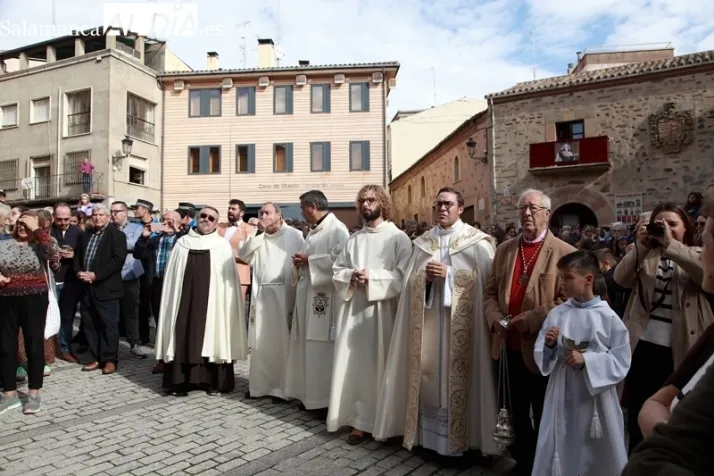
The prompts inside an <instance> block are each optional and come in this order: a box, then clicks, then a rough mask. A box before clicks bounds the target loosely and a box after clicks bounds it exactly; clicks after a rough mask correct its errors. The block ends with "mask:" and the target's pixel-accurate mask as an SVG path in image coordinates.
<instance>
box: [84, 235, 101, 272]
mask: <svg viewBox="0 0 714 476" xmlns="http://www.w3.org/2000/svg"><path fill="white" fill-rule="evenodd" d="M105 228H106V227H104V228H102V229H101V230H97V229H96V228H95V229H94V233H92V237H91V238H89V243H87V252H86V253H85V254H84V270H85V271H89V267H90V266H91V265H92V261H94V256H95V255H96V254H97V248H99V243H101V241H102V237H103V236H104V230H105Z"/></svg>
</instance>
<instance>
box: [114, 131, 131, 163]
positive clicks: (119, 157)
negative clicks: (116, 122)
mask: <svg viewBox="0 0 714 476" xmlns="http://www.w3.org/2000/svg"><path fill="white" fill-rule="evenodd" d="M133 145H134V141H133V140H131V139H129V137H128V136H126V137H124V138H123V139H122V141H121V154H114V156H113V157H112V165H113V166H114V170H121V168H122V164H123V162H124V159H126V158H127V157H129V156H130V155H131V148H132V146H133Z"/></svg>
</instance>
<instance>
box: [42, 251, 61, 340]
mask: <svg viewBox="0 0 714 476" xmlns="http://www.w3.org/2000/svg"><path fill="white" fill-rule="evenodd" d="M45 271H46V272H47V297H48V298H49V304H48V305H47V318H46V320H45V340H47V339H49V338H50V337H54V336H56V335H57V334H59V331H60V323H61V318H60V310H59V304H57V294H56V289H57V288H56V286H55V280H54V278H53V277H52V270H50V263H49V262H47V267H46V270H45Z"/></svg>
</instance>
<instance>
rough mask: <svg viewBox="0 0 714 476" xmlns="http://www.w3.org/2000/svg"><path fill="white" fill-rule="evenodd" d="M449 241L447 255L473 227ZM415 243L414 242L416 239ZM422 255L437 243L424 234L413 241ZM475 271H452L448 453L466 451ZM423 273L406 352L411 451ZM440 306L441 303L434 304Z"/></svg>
mask: <svg viewBox="0 0 714 476" xmlns="http://www.w3.org/2000/svg"><path fill="white" fill-rule="evenodd" d="M465 228H467V229H465V230H463V231H462V232H461V233H460V236H458V237H456V238H455V239H454V240H452V242H451V244H450V245H449V252H450V253H453V252H454V251H457V250H458V248H460V247H463V246H464V245H465V244H467V243H465V241H468V240H467V239H468V238H472V237H473V236H475V235H476V233H477V232H476V230H475V229H474V228H472V227H465ZM415 241H416V240H415ZM415 245H417V246H419V247H420V248H421V249H423V250H424V251H425V252H426V250H431V251H432V252H434V251H436V250H437V249H438V248H439V244H438V243H437V242H436V240H434V239H433V238H427V237H426V235H423V236H422V237H420V238H419V239H418V242H415ZM477 271H478V270H477V269H475V268H474V269H471V270H465V269H458V270H455V271H454V278H453V279H454V283H453V284H454V285H453V291H452V293H453V294H452V303H451V335H450V336H449V378H448V382H449V384H448V385H449V389H448V393H449V401H448V408H447V411H448V428H449V436H448V439H449V451H450V452H452V453H457V452H461V451H465V450H466V449H468V445H469V435H468V401H469V398H468V397H469V395H468V390H469V375H470V373H471V345H472V341H473V336H472V334H473V306H474V303H473V290H474V286H475V284H476V282H477V279H476V273H477ZM425 284H426V272H425V270H423V269H422V270H419V271H418V272H416V274H415V275H414V277H413V278H412V280H411V282H410V292H411V295H410V306H411V316H412V322H411V327H412V334H411V342H410V350H409V395H408V400H407V413H406V420H405V424H404V447H405V448H407V449H408V450H411V449H412V447H413V446H414V445H415V444H416V442H417V440H418V436H417V432H418V431H419V391H420V388H421V376H422V368H421V355H422V332H423V327H424V314H425V312H424V302H425V297H426V287H425ZM437 305H441V303H439V304H437Z"/></svg>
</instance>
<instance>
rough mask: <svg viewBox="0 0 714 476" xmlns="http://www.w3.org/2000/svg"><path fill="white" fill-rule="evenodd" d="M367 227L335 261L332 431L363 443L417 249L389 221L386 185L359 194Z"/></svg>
mask: <svg viewBox="0 0 714 476" xmlns="http://www.w3.org/2000/svg"><path fill="white" fill-rule="evenodd" d="M357 211H358V212H359V213H360V215H362V218H363V219H364V221H365V226H364V227H363V228H362V229H361V230H359V231H357V232H355V233H354V234H352V235H351V236H350V238H349V240H347V245H346V246H345V249H344V250H343V251H342V253H341V254H340V256H339V257H338V258H337V261H336V262H335V265H334V271H335V276H334V278H333V281H334V283H335V289H336V290H337V297H338V299H339V300H340V301H343V304H342V309H341V311H340V314H339V316H340V317H339V320H338V322H339V326H338V331H337V341H336V343H335V364H334V369H333V371H332V392H331V394H330V407H329V411H328V414H327V430H328V431H337V430H338V429H340V428H341V427H342V426H345V425H349V426H351V427H352V428H353V431H352V434H351V435H350V436H349V437H348V439H347V443H349V444H351V445H358V444H360V443H361V442H362V441H363V440H364V436H365V433H372V430H373V429H374V421H375V418H376V416H377V399H378V398H379V389H380V387H381V386H382V379H383V377H384V368H385V366H386V364H387V354H388V352H389V342H390V340H391V338H392V329H393V328H394V318H395V315H396V312H397V304H398V301H399V295H400V293H401V292H402V283H403V276H404V270H405V269H406V266H407V263H408V261H409V257H410V256H411V253H412V242H411V240H410V239H409V237H408V236H407V235H406V234H405V233H404V232H403V231H401V230H400V229H399V228H397V227H396V225H394V223H392V222H390V221H387V220H389V219H390V215H391V211H392V202H391V199H390V197H389V194H387V192H386V191H385V190H384V189H383V188H382V187H380V186H377V185H366V186H364V187H362V190H360V192H359V194H358V195H357Z"/></svg>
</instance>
